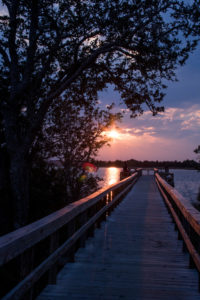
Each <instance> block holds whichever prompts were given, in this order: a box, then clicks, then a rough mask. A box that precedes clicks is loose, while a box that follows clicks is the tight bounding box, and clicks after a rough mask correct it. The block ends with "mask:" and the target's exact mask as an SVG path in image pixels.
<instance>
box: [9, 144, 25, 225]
mask: <svg viewBox="0 0 200 300" xmlns="http://www.w3.org/2000/svg"><path fill="white" fill-rule="evenodd" d="M29 175H30V169H29V163H28V160H27V158H26V156H25V155H24V154H23V153H20V151H17V149H16V153H15V154H14V155H12V156H11V158H10V182H11V190H12V200H13V224H14V229H17V228H19V227H21V226H24V225H26V224H27V223H28V215H29V196H30V195H29V193H30V188H29V187H30V186H29Z"/></svg>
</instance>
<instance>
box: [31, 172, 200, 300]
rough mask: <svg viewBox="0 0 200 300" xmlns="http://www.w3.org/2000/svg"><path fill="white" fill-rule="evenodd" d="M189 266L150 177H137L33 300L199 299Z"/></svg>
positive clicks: (194, 272)
mask: <svg viewBox="0 0 200 300" xmlns="http://www.w3.org/2000/svg"><path fill="white" fill-rule="evenodd" d="M188 261H189V259H188V254H186V253H184V252H182V242H181V241H179V240H178V239H177V232H176V231H175V230H174V224H173V223H172V220H171V217H170V215H169V214H168V212H167V209H166V207H165V205H164V202H163V199H162V197H161V196H160V194H159V191H158V189H157V186H156V183H155V181H154V178H153V176H142V177H141V178H140V179H139V181H138V182H137V183H136V185H135V186H134V187H133V188H132V190H131V191H130V192H129V193H128V195H127V196H126V197H125V199H124V200H123V201H122V202H121V203H120V205H119V206H118V207H117V208H116V209H115V210H114V211H113V212H112V214H111V215H110V216H109V217H108V218H107V221H106V222H104V223H103V224H102V226H101V228H100V229H97V230H96V231H95V236H94V238H90V239H89V240H88V241H87V243H86V247H85V248H81V249H79V250H78V252H77V254H76V257H75V263H68V264H67V265H65V267H64V268H63V269H62V270H61V271H60V273H59V274H58V278H57V284H56V285H49V286H47V287H46V288H45V289H44V291H43V292H42V293H41V295H40V296H39V297H38V298H37V299H38V300H47V299H48V300H61V299H62V300H64V299H65V300H75V299H77V300H86V299H88V300H97V299H98V300H117V299H119V300H122V299H127V300H149V299H152V300H165V299H167V300H169V299H170V300H179V299H180V300H186V299H187V300H193V299H200V294H199V292H198V273H197V271H196V270H195V269H189V267H188Z"/></svg>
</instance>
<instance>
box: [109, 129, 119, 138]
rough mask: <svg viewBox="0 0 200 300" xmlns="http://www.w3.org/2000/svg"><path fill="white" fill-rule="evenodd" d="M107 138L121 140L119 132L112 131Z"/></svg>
mask: <svg viewBox="0 0 200 300" xmlns="http://www.w3.org/2000/svg"><path fill="white" fill-rule="evenodd" d="M107 136H108V137H110V138H112V139H117V138H119V132H117V131H116V130H114V129H113V130H111V131H108V132H107Z"/></svg>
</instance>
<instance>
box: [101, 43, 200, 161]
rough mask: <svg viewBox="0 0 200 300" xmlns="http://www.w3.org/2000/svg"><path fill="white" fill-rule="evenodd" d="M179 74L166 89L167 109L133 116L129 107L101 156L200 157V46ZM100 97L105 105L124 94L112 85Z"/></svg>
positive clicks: (146, 158) (112, 158) (140, 158)
mask: <svg viewBox="0 0 200 300" xmlns="http://www.w3.org/2000/svg"><path fill="white" fill-rule="evenodd" d="M177 77H178V80H179V81H178V82H172V83H171V82H169V83H168V88H167V90H166V91H165V93H166V96H165V98H164V101H163V103H162V104H163V105H164V106H165V112H164V113H162V114H159V115H157V116H155V117H152V115H151V113H150V112H148V111H146V112H145V113H144V114H143V115H142V116H140V117H138V118H136V119H130V118H129V112H128V111H127V112H126V114H125V117H124V118H123V121H122V122H121V123H120V124H118V127H119V129H117V131H118V132H119V136H118V137H117V138H113V140H112V141H111V143H110V147H108V146H104V148H103V149H102V150H100V152H99V155H98V159H103V160H116V159H121V160H128V159H131V158H133V159H137V160H178V161H183V160H186V159H197V155H196V154H195V153H194V152H193V150H194V149H195V148H196V147H197V145H199V144H200V46H199V47H198V49H196V50H195V51H194V53H192V54H191V56H190V58H189V59H188V61H187V62H186V64H185V65H184V66H183V67H180V68H178V69H177ZM99 100H100V102H101V103H102V104H103V105H106V104H109V103H111V102H115V103H119V102H120V95H119V94H118V93H117V92H115V91H113V89H112V87H109V88H108V89H107V90H105V91H103V92H102V93H100V94H99ZM117 106H118V104H117ZM117 108H118V110H120V109H121V108H120V107H117Z"/></svg>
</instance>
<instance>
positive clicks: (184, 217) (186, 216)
mask: <svg viewBox="0 0 200 300" xmlns="http://www.w3.org/2000/svg"><path fill="white" fill-rule="evenodd" d="M155 179H156V182H157V184H158V188H159V190H160V192H161V194H162V196H163V198H164V200H165V203H166V205H167V208H168V210H169V212H170V213H171V215H172V217H173V220H174V222H175V227H176V229H178V238H179V239H182V240H183V251H188V252H189V256H190V262H189V265H190V267H191V268H193V267H196V269H197V270H198V272H199V274H200V213H199V211H197V210H196V209H195V208H194V207H193V206H192V204H191V202H190V201H189V200H187V199H185V198H184V197H183V196H182V195H181V194H179V193H178V192H177V191H176V190H175V189H174V188H173V187H172V186H171V185H169V184H168V183H167V182H166V181H165V180H164V179H162V178H161V177H160V175H159V174H158V173H157V170H156V169H155ZM199 289H200V281H199Z"/></svg>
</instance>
